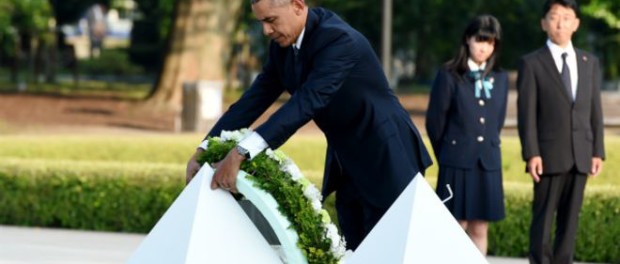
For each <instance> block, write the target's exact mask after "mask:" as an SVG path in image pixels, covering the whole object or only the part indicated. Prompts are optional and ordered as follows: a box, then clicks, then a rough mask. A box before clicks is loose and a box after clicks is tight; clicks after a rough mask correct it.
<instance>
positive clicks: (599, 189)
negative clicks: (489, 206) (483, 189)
mask: <svg viewBox="0 0 620 264" xmlns="http://www.w3.org/2000/svg"><path fill="white" fill-rule="evenodd" d="M504 189H505V193H506V197H505V203H506V215H507V217H506V219H504V220H502V221H499V222H496V223H492V224H491V225H490V228H489V254H490V255H497V256H513V257H526V256H527V254H528V245H529V240H528V239H529V238H528V236H529V228H530V221H531V218H532V213H531V210H532V209H531V201H532V187H531V186H530V185H525V184H505V185H504ZM579 218H580V220H579V228H578V231H577V244H576V252H575V259H576V260H577V261H587V262H596V263H599V262H600V263H619V262H620V251H618V236H620V195H619V193H618V191H617V188H613V187H604V186H596V187H592V186H588V187H587V192H586V196H585V198H584V203H583V207H582V209H581V214H580V216H579Z"/></svg>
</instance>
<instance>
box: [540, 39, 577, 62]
mask: <svg viewBox="0 0 620 264" xmlns="http://www.w3.org/2000/svg"><path fill="white" fill-rule="evenodd" d="M547 47H549V50H550V51H551V55H553V57H554V58H561V57H562V53H564V52H566V53H568V56H569V57H571V56H572V57H574V56H575V49H574V48H573V42H572V41H571V42H568V45H567V46H566V48H562V47H560V46H558V45H557V44H555V43H553V42H552V41H551V40H550V39H547Z"/></svg>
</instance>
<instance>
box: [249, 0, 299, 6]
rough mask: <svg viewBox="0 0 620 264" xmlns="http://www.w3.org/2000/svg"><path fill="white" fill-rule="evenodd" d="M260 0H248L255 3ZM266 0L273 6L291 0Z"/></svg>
mask: <svg viewBox="0 0 620 264" xmlns="http://www.w3.org/2000/svg"><path fill="white" fill-rule="evenodd" d="M260 1H261V0H250V2H251V3H252V4H256V3H258V2H260ZM266 1H271V4H272V5H274V6H281V5H284V4H288V3H290V2H291V1H292V0H266Z"/></svg>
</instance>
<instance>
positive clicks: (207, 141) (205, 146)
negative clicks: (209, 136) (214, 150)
mask: <svg viewBox="0 0 620 264" xmlns="http://www.w3.org/2000/svg"><path fill="white" fill-rule="evenodd" d="M208 146H209V140H206V139H205V140H203V141H202V142H201V143H200V145H198V147H199V148H201V149H203V150H207V147H208Z"/></svg>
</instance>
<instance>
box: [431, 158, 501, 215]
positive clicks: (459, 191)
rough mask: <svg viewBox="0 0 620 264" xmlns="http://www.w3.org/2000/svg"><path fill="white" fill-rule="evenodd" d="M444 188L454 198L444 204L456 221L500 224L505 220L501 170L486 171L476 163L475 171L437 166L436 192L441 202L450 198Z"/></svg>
mask: <svg viewBox="0 0 620 264" xmlns="http://www.w3.org/2000/svg"><path fill="white" fill-rule="evenodd" d="M446 184H449V185H450V188H451V189H452V192H453V194H454V196H453V197H452V199H450V200H448V201H447V202H445V203H444V204H445V206H446V207H447V208H448V210H450V212H451V213H452V215H453V216H454V218H456V219H457V220H466V221H469V220H483V221H499V220H501V219H503V218H504V217H505V216H506V213H505V211H504V188H503V186H502V170H501V169H500V170H493V171H487V170H484V169H483V168H482V166H481V164H480V163H479V162H478V164H477V166H476V167H475V168H474V169H460V168H451V167H442V166H440V167H439V177H438V179H437V189H436V192H437V195H438V196H439V199H441V200H444V199H446V198H448V197H449V196H450V194H449V192H448V189H447V187H446Z"/></svg>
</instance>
